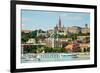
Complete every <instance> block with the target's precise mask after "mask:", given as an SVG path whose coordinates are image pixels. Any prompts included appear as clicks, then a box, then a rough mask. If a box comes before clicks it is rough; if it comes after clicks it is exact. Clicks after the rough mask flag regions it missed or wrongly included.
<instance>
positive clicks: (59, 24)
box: [58, 16, 61, 28]
mask: <svg viewBox="0 0 100 73" xmlns="http://www.w3.org/2000/svg"><path fill="white" fill-rule="evenodd" d="M58 26H59V28H61V19H60V16H59V23H58Z"/></svg>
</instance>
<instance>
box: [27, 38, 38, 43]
mask: <svg viewBox="0 0 100 73" xmlns="http://www.w3.org/2000/svg"><path fill="white" fill-rule="evenodd" d="M26 43H27V44H35V43H36V41H35V39H33V38H30V39H29V40H28V41H27V42H26Z"/></svg>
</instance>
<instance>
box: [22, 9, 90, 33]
mask: <svg viewBox="0 0 100 73" xmlns="http://www.w3.org/2000/svg"><path fill="white" fill-rule="evenodd" d="M59 17H60V19H61V23H62V25H64V27H71V26H79V27H84V26H85V24H88V25H89V24H90V14H89V13H83V12H60V11H57V12H55V11H36V10H21V25H22V30H37V29H42V30H44V31H46V30H48V29H53V28H54V27H55V26H56V24H57V23H58V21H59Z"/></svg>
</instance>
